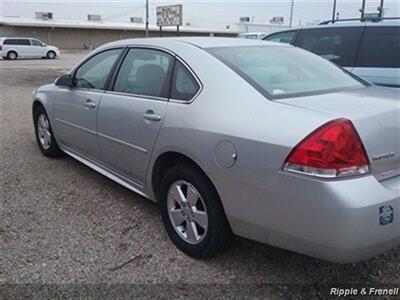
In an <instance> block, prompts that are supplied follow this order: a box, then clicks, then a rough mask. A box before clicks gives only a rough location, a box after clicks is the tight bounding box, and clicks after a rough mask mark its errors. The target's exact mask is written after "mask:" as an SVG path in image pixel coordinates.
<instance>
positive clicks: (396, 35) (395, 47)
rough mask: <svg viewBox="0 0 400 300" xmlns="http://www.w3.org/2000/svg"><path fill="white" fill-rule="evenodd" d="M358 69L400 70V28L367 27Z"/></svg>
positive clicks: (357, 63) (357, 64) (361, 46)
mask: <svg viewBox="0 0 400 300" xmlns="http://www.w3.org/2000/svg"><path fill="white" fill-rule="evenodd" d="M356 67H366V68H400V27H367V29H366V31H365V33H364V37H363V39H362V42H361V45H360V52H359V54H358V59H357V62H356Z"/></svg>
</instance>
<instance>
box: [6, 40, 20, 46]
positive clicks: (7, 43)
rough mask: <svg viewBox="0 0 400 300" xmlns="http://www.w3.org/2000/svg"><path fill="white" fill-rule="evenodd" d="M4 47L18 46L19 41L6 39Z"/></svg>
mask: <svg viewBox="0 0 400 300" xmlns="http://www.w3.org/2000/svg"><path fill="white" fill-rule="evenodd" d="M4 45H18V43H17V40H15V39H6V40H5V41H4Z"/></svg>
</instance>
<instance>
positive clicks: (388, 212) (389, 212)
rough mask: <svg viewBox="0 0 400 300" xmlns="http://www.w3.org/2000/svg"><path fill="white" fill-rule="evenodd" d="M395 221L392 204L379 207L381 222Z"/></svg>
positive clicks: (384, 223) (383, 223)
mask: <svg viewBox="0 0 400 300" xmlns="http://www.w3.org/2000/svg"><path fill="white" fill-rule="evenodd" d="M392 222H393V207H391V206H390V205H388V206H386V205H384V206H381V207H379V223H380V224H381V225H387V224H390V223H392Z"/></svg>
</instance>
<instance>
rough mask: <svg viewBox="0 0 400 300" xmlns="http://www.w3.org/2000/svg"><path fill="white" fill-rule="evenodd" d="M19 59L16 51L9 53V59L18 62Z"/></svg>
mask: <svg viewBox="0 0 400 300" xmlns="http://www.w3.org/2000/svg"><path fill="white" fill-rule="evenodd" d="M17 58H18V54H17V52H15V51H10V52H8V53H7V59H9V60H16V59H17Z"/></svg>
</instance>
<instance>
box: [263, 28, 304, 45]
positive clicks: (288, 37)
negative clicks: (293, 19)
mask: <svg viewBox="0 0 400 300" xmlns="http://www.w3.org/2000/svg"><path fill="white" fill-rule="evenodd" d="M295 33H296V32H295V31H289V32H281V33H276V34H273V35H270V36H267V37H266V38H264V40H265V41H269V42H278V43H285V44H291V43H292V42H293V39H294V36H295Z"/></svg>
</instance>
